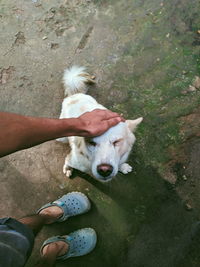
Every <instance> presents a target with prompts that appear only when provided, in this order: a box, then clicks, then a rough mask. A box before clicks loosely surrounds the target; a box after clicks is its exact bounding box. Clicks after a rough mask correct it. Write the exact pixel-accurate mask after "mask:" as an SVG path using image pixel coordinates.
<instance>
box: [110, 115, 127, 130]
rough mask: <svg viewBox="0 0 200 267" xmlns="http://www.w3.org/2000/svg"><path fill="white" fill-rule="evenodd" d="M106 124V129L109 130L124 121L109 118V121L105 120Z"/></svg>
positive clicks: (118, 118)
mask: <svg viewBox="0 0 200 267" xmlns="http://www.w3.org/2000/svg"><path fill="white" fill-rule="evenodd" d="M106 122H107V125H108V128H110V127H112V126H115V125H117V124H118V123H120V122H124V119H123V118H121V117H115V118H111V119H109V120H107V121H106Z"/></svg>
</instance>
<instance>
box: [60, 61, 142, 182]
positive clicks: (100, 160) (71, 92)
mask: <svg viewBox="0 0 200 267" xmlns="http://www.w3.org/2000/svg"><path fill="white" fill-rule="evenodd" d="M93 79H94V77H92V76H90V75H89V74H88V73H86V72H85V68H84V67H77V66H73V67H71V68H70V69H66V70H65V72H64V77H63V81H64V86H65V95H66V96H67V97H66V98H65V99H64V100H63V103H62V110H61V114H60V119H63V118H73V117H74V118H76V117H79V116H80V115H82V114H83V113H85V112H87V111H92V110H94V109H106V108H105V107H104V106H102V105H100V104H98V103H97V101H96V100H95V99H94V98H93V97H91V96H89V95H86V92H87V84H88V83H91V82H94V80H93ZM142 120H143V118H142V117H141V118H138V119H136V120H126V122H120V123H119V124H117V125H116V126H114V127H112V128H110V129H109V130H108V131H106V132H105V133H104V134H103V135H101V136H98V137H94V138H90V139H89V140H88V139H85V138H84V137H78V136H72V137H64V138H60V139H58V141H61V142H65V143H66V142H69V145H70V147H71V152H70V154H69V155H67V157H66V159H65V164H64V166H63V172H64V174H66V176H67V177H70V176H71V174H72V169H73V168H75V169H78V170H80V171H82V172H85V173H87V174H89V175H91V176H93V177H94V178H95V179H97V180H99V181H101V182H107V181H109V180H111V179H112V178H113V177H114V176H116V174H117V173H118V171H120V172H122V173H124V174H127V173H129V172H131V171H132V167H131V166H130V165H129V164H128V163H126V161H127V159H128V156H129V154H130V151H131V148H132V146H133V144H134V142H135V140H136V139H135V136H134V134H133V132H134V131H135V130H136V128H137V126H138V125H139V124H140V123H141V121H142Z"/></svg>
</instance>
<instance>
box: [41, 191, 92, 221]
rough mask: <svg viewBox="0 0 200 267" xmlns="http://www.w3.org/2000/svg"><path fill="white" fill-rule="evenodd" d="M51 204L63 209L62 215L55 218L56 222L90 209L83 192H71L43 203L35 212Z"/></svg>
mask: <svg viewBox="0 0 200 267" xmlns="http://www.w3.org/2000/svg"><path fill="white" fill-rule="evenodd" d="M52 206H58V207H60V208H61V209H62V210H63V215H62V216H61V217H60V218H59V219H58V220H56V222H63V221H65V220H67V219H68V218H69V217H71V216H76V215H79V214H83V213H85V212H87V211H88V210H89V209H90V201H89V199H88V198H87V197H86V195H84V194H83V193H80V192H71V193H68V194H66V195H64V196H62V197H61V198H59V199H57V200H55V201H53V202H50V203H47V204H45V205H44V206H42V207H41V208H40V209H39V210H38V211H37V214H39V213H40V211H41V210H43V209H45V208H48V207H52Z"/></svg>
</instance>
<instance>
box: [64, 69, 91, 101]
mask: <svg viewBox="0 0 200 267" xmlns="http://www.w3.org/2000/svg"><path fill="white" fill-rule="evenodd" d="M63 83H64V87H65V95H66V96H67V95H68V96H70V95H74V94H77V93H83V94H86V93H87V89H88V87H87V85H88V84H90V83H95V81H94V76H91V75H90V74H88V73H87V72H86V71H85V67H79V66H73V67H71V68H69V69H66V70H65V72H64V76H63Z"/></svg>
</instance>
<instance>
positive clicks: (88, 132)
mask: <svg viewBox="0 0 200 267" xmlns="http://www.w3.org/2000/svg"><path fill="white" fill-rule="evenodd" d="M124 121H125V119H124V118H122V117H121V115H119V114H118V113H116V112H112V111H110V110H107V109H95V110H93V111H91V112H86V113H84V114H82V115H81V116H80V117H78V118H77V123H76V126H75V128H76V131H77V134H76V135H78V136H83V137H94V136H99V135H101V134H103V133H104V132H106V131H107V130H108V129H109V128H111V127H113V126H115V125H116V124H118V123H119V122H124Z"/></svg>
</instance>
